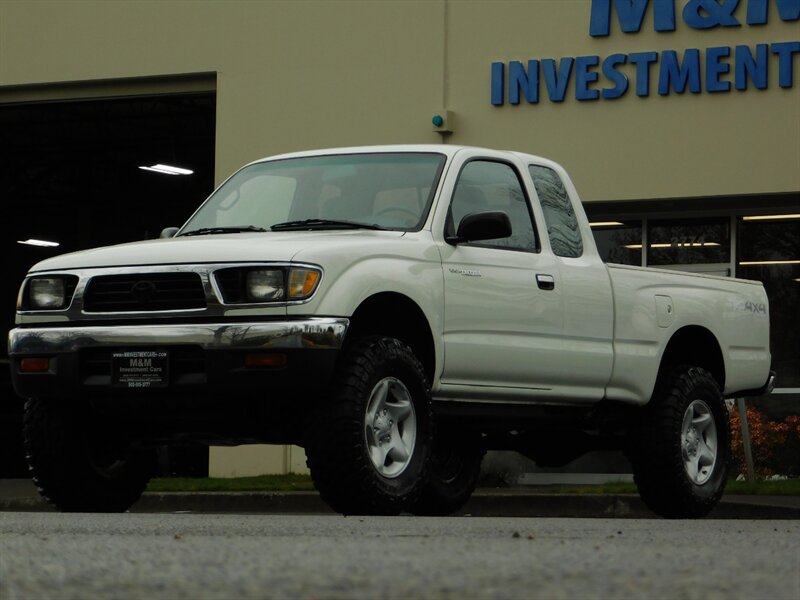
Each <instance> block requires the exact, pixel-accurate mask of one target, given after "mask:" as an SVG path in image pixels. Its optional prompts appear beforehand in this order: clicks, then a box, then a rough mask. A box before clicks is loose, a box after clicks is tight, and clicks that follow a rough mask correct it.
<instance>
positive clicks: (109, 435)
mask: <svg viewBox="0 0 800 600" xmlns="http://www.w3.org/2000/svg"><path fill="white" fill-rule="evenodd" d="M70 406H71V405H69V404H68V403H61V402H58V401H55V400H50V399H39V398H31V399H29V400H28V401H27V402H26V403H25V417H24V424H23V435H24V440H25V450H26V454H27V457H28V464H29V467H30V470H31V474H32V476H33V481H34V483H36V485H37V486H38V488H39V492H40V493H41V494H42V496H44V498H45V499H46V500H47V501H48V502H50V503H51V504H53V505H54V506H56V507H57V508H58V509H60V510H62V511H67V512H123V511H126V510H128V509H129V508H130V507H131V506H132V505H133V504H134V503H135V502H136V501H137V500H138V499H139V498H140V496H141V495H142V492H144V489H145V487H146V486H147V482H148V481H149V480H150V475H151V473H152V467H153V462H152V460H151V459H152V457H151V456H150V455H148V454H145V453H143V452H141V451H139V452H136V451H134V450H133V449H131V448H130V447H129V446H128V445H127V444H126V443H124V442H122V441H121V440H120V438H119V436H117V435H115V434H114V432H113V431H110V430H108V429H106V428H104V427H103V426H102V424H101V423H97V422H93V424H92V425H90V422H89V420H88V418H87V415H85V414H83V413H81V414H76V413H75V411H74V410H71V408H70Z"/></svg>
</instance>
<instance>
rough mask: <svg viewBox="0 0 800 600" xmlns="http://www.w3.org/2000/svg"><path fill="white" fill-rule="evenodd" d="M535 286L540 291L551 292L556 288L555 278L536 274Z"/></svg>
mask: <svg viewBox="0 0 800 600" xmlns="http://www.w3.org/2000/svg"><path fill="white" fill-rule="evenodd" d="M536 285H538V286H539V289H540V290H552V289H555V287H556V278H555V277H553V276H552V275H545V274H537V275H536Z"/></svg>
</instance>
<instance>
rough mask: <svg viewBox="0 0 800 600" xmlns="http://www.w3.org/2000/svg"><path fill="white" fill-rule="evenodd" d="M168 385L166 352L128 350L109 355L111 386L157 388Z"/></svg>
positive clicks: (167, 355) (167, 356) (167, 358)
mask: <svg viewBox="0 0 800 600" xmlns="http://www.w3.org/2000/svg"><path fill="white" fill-rule="evenodd" d="M168 383H169V353H168V352H167V351H166V350H128V351H120V352H113V353H112V354H111V385H113V386H115V387H124V388H157V387H165V386H166V385H167V384H168Z"/></svg>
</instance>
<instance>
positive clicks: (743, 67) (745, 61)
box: [733, 44, 769, 91]
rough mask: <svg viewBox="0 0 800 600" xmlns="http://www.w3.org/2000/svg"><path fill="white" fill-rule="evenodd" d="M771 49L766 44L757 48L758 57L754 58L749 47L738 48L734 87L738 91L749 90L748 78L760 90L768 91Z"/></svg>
mask: <svg viewBox="0 0 800 600" xmlns="http://www.w3.org/2000/svg"><path fill="white" fill-rule="evenodd" d="M768 50H769V47H768V46H767V45H766V44H758V45H757V46H756V55H755V57H753V54H752V52H750V48H749V47H748V46H736V54H735V61H734V62H735V63H736V68H735V71H734V80H733V81H734V83H733V85H734V87H735V88H736V89H737V90H740V91H741V90H746V89H747V78H748V77H750V79H752V81H753V85H754V86H755V87H756V88H757V89H759V90H765V89H767V60H768V59H769V54H768V52H767V51H768Z"/></svg>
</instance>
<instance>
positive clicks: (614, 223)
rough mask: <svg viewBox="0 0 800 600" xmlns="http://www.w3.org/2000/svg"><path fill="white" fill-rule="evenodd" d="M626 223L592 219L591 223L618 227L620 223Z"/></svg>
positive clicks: (599, 225) (595, 225)
mask: <svg viewBox="0 0 800 600" xmlns="http://www.w3.org/2000/svg"><path fill="white" fill-rule="evenodd" d="M624 224H625V223H620V222H619V221H592V222H590V223H589V226H590V227H616V226H618V225H624Z"/></svg>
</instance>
